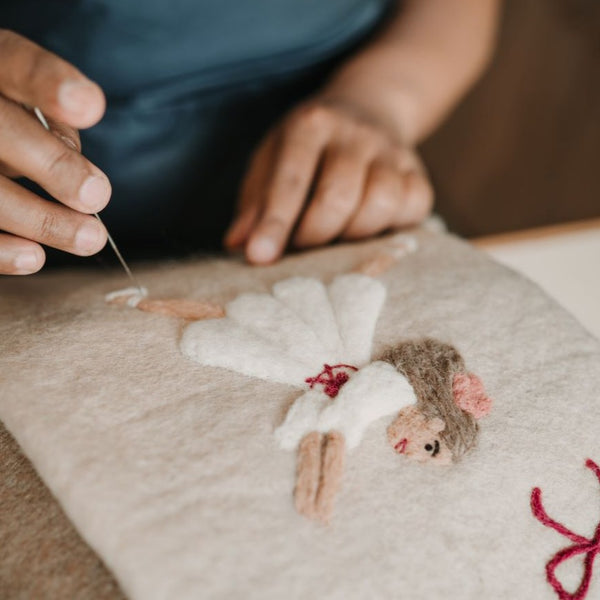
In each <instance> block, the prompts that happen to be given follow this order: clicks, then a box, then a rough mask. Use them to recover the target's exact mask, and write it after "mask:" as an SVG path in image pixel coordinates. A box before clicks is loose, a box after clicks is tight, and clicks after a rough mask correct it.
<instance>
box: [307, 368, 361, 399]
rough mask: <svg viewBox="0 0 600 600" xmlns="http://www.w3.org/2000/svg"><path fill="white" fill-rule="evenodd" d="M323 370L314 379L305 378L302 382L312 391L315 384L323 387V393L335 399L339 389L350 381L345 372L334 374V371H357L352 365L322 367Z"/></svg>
mask: <svg viewBox="0 0 600 600" xmlns="http://www.w3.org/2000/svg"><path fill="white" fill-rule="evenodd" d="M323 367H324V368H323V370H322V371H321V372H320V373H319V374H318V375H317V376H316V377H307V378H306V379H305V380H304V381H306V383H309V384H310V389H312V388H313V387H314V386H315V385H316V384H317V383H320V384H321V385H322V386H323V391H324V392H325V393H326V394H327V395H328V396H329V397H330V398H335V397H336V396H337V395H338V394H339V391H340V389H341V387H342V386H343V385H344V384H345V383H346V382H347V381H348V379H350V375H348V373H346V372H345V371H338V372H337V373H334V370H335V369H350V370H352V371H358V369H357V368H356V367H353V366H352V365H323Z"/></svg>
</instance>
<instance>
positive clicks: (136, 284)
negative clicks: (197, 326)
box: [33, 106, 145, 295]
mask: <svg viewBox="0 0 600 600" xmlns="http://www.w3.org/2000/svg"><path fill="white" fill-rule="evenodd" d="M33 112H34V113H35V116H36V117H37V118H38V119H39V121H40V123H41V124H42V125H43V126H44V127H45V128H46V129H47V130H48V131H50V125H48V121H46V117H44V114H43V113H42V111H41V110H40V109H39V108H38V107H37V106H34V107H33ZM94 216H95V217H96V219H98V221H100V223H102V219H101V218H100V215H99V214H98V213H94ZM102 226H103V227H104V229H106V236H107V238H108V243H109V244H110V246H111V248H112V249H113V250H114V252H115V254H116V255H117V258H118V259H119V262H120V263H121V266H122V267H123V269H125V273H127V277H129V280H130V281H131V283H133V285H134V287H136V288H138V290H139V291H140V293H141V294H142V295H145V292H144V288H143V287H142V286H141V285H140V284H139V282H138V280H137V279H136V278H135V277H134V276H133V273H132V272H131V269H130V268H129V265H128V264H127V263H126V262H125V259H124V258H123V255H122V254H121V253H120V252H119V249H118V248H117V244H115V241H114V240H113V239H112V236H111V235H110V233H109V232H108V229H107V228H106V225H104V223H102Z"/></svg>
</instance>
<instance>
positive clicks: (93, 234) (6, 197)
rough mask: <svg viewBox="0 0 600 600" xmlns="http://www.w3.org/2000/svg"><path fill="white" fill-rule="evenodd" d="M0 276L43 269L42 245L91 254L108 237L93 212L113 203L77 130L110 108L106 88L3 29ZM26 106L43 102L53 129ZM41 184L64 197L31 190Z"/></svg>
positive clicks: (103, 177)
mask: <svg viewBox="0 0 600 600" xmlns="http://www.w3.org/2000/svg"><path fill="white" fill-rule="evenodd" d="M0 56H2V68H1V69H0V274H12V275H23V274H28V273H33V272H35V271H38V270H39V269H41V267H42V266H43V264H44V261H45V255H44V250H43V249H42V247H41V245H40V244H46V245H48V246H52V247H53V248H58V249H60V250H65V251H67V252H71V253H73V254H78V255H81V256H88V255H90V254H94V253H96V252H98V251H99V250H101V249H102V248H103V246H104V244H105V243H106V230H105V229H104V227H102V225H101V224H100V223H99V222H98V220H97V219H95V218H94V217H93V216H91V213H95V212H97V211H99V210H101V209H102V208H104V207H105V206H106V204H107V203H108V200H109V198H110V194H111V188H110V183H109V181H108V179H107V177H106V175H104V173H102V171H100V169H98V168H97V167H95V166H94V165H93V164H91V163H90V162H89V161H87V160H86V159H85V158H84V157H83V156H82V155H81V154H80V149H81V147H80V142H79V134H78V133H77V129H80V128H85V127H90V126H92V125H94V124H95V123H97V122H98V121H99V120H100V119H101V118H102V115H103V114H104V108H105V101H104V96H103V94H102V91H101V90H100V88H99V87H98V86H97V85H96V84H95V83H92V82H91V81H89V80H88V79H86V78H85V77H84V76H83V75H82V74H81V73H80V72H79V71H78V70H77V69H75V67H73V66H71V65H70V64H68V63H66V62H65V61H63V60H62V59H60V58H58V57H57V56H55V55H54V54H51V53H50V52H47V51H45V50H43V49H42V48H40V47H39V46H36V45H35V44H34V43H32V42H30V41H29V40H26V39H25V38H23V37H21V36H19V35H17V34H15V33H13V32H11V31H7V30H2V29H0ZM23 105H26V106H29V107H33V106H38V107H39V108H40V109H41V111H42V112H43V113H44V115H45V116H46V117H47V119H48V124H49V125H50V127H51V132H48V131H46V130H45V129H44V128H43V127H42V125H41V123H40V122H39V121H38V120H37V118H36V117H35V116H34V115H33V114H32V113H31V111H29V110H27V109H26V108H25V107H24V106H23ZM14 177H27V178H28V179H31V180H33V181H35V182H36V183H38V184H39V185H40V186H41V187H42V188H44V189H45V190H46V191H47V192H48V193H49V194H50V195H52V196H53V197H54V198H56V199H57V200H58V201H59V202H60V203H55V202H49V201H47V200H44V199H42V198H40V197H38V196H37V195H35V194H33V193H32V192H30V191H28V190H26V189H25V188H23V187H22V186H20V185H18V184H17V183H16V182H14V181H11V178H14Z"/></svg>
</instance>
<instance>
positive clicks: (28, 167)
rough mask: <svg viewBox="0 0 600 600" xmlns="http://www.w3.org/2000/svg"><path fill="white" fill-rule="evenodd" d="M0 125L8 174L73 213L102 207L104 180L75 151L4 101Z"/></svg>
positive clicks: (0, 104)
mask: <svg viewBox="0 0 600 600" xmlns="http://www.w3.org/2000/svg"><path fill="white" fill-rule="evenodd" d="M0 122H1V123H2V124H3V132H2V135H1V136H0V160H2V162H3V163H4V164H5V165H7V166H8V167H9V168H10V169H11V170H12V171H15V172H18V173H19V174H20V175H23V176H25V177H27V178H28V179H31V180H32V181H35V182H36V183H38V184H39V185H40V186H41V187H43V188H44V189H45V190H46V191H47V192H48V193H49V194H50V195H51V196H52V197H54V198H56V199H57V200H60V201H61V202H62V203H63V204H66V205H67V206H70V207H71V208H74V209H75V210H78V211H81V212H85V213H94V212H98V211H99V210H102V209H103V208H104V207H105V206H106V204H107V203H108V201H109V199H110V194H111V188H110V183H109V181H108V178H107V177H106V175H104V173H102V171H100V169H98V168H97V167H95V166H94V165H93V164H92V163H90V162H89V161H88V160H87V159H85V158H84V157H83V156H82V155H81V154H80V153H79V152H78V151H77V150H74V149H73V148H72V147H69V146H67V145H66V143H65V142H63V141H61V140H60V139H58V138H57V137H56V136H55V135H53V134H52V133H51V132H49V131H46V130H45V129H44V128H43V127H42V126H41V124H40V123H38V122H37V120H36V119H35V118H34V117H32V116H31V115H30V114H28V113H27V112H26V111H25V110H23V108H22V107H21V106H19V105H17V104H15V103H14V102H11V101H10V100H6V99H5V98H0ZM61 131H63V132H66V131H67V130H66V129H65V128H64V127H63V128H62V129H61Z"/></svg>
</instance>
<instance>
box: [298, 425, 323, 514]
mask: <svg viewBox="0 0 600 600" xmlns="http://www.w3.org/2000/svg"><path fill="white" fill-rule="evenodd" d="M320 472H321V434H320V433H319V432H318V431H312V432H311V433H309V434H307V435H305V436H304V437H303V438H302V441H301V442H300V447H299V448H298V466H297V472H296V489H295V490H294V501H295V504H296V510H297V511H298V512H299V513H300V514H301V515H304V516H305V517H308V518H309V519H314V518H315V497H316V494H317V487H318V486H319V476H320Z"/></svg>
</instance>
